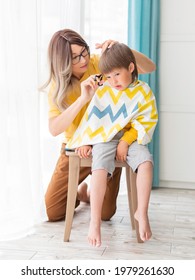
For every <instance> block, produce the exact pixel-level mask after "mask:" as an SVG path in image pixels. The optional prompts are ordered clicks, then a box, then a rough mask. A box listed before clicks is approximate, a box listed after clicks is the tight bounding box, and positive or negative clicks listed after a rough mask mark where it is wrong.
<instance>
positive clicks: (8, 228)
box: [0, 0, 80, 240]
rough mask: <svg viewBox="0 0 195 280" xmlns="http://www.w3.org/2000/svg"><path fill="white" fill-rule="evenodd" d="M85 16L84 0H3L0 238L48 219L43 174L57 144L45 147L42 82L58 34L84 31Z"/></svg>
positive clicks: (0, 37) (19, 233)
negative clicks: (52, 41)
mask: <svg viewBox="0 0 195 280" xmlns="http://www.w3.org/2000/svg"><path fill="white" fill-rule="evenodd" d="M72 2H74V3H72ZM79 21H80V1H71V0H67V1H66V0H61V1H60V0H55V1H53V0H42V1H41V0H31V1H26V0H17V1H15V0H1V2H0V75H1V76H0V100H1V109H0V131H1V136H0V224H1V230H0V240H7V239H13V238H19V237H22V236H25V235H26V234H29V233H30V232H32V230H33V226H34V225H35V224H37V223H39V222H41V221H43V220H46V214H45V206H44V183H43V177H44V176H43V175H44V174H45V172H46V168H47V164H46V162H48V160H49V161H54V159H53V158H52V155H53V154H54V153H53V152H51V150H52V146H51V150H48V151H47V153H46V152H43V147H45V146H49V143H50V141H51V138H50V137H49V133H48V129H47V115H46V114H47V101H46V100H47V98H46V95H44V94H40V93H39V92H38V90H37V88H38V86H39V85H40V83H41V82H43V80H44V78H46V74H47V73H46V57H47V45H48V42H49V39H50V38H51V36H52V34H53V33H54V32H55V31H57V30H58V29H60V28H67V27H68V28H73V29H75V30H77V31H79V32H80V25H79ZM52 141H55V140H54V139H52ZM58 148H59V147H58ZM56 153H57V151H56ZM46 154H47V155H48V159H47V161H46V160H44V158H45V156H46ZM44 163H45V164H44ZM52 167H53V166H52ZM50 175H51V174H50Z"/></svg>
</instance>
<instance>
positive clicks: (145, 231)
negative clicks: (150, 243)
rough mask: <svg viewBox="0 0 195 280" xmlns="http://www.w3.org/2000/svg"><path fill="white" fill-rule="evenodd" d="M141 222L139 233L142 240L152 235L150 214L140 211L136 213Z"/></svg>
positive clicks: (139, 222) (136, 217)
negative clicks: (142, 213)
mask: <svg viewBox="0 0 195 280" xmlns="http://www.w3.org/2000/svg"><path fill="white" fill-rule="evenodd" d="M134 217H135V219H136V220H137V221H138V224H139V234H140V238H141V240H142V241H147V240H149V239H150V238H151V236H152V231H151V228H150V223H149V219H148V215H147V214H145V215H139V214H138V212H136V213H135V215H134Z"/></svg>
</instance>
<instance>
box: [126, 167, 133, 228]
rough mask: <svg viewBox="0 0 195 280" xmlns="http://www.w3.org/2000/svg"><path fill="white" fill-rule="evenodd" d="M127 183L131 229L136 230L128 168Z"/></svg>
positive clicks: (127, 169)
mask: <svg viewBox="0 0 195 280" xmlns="http://www.w3.org/2000/svg"><path fill="white" fill-rule="evenodd" d="M125 169H126V183H127V194H128V203H129V214H130V218H131V227H132V229H135V218H134V212H133V205H132V202H131V196H132V194H131V182H130V168H129V167H126V168H125Z"/></svg>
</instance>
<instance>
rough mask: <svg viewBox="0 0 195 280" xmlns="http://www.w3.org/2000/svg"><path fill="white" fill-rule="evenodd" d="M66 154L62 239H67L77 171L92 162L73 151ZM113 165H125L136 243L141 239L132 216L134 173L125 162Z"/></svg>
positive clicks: (134, 203) (69, 230)
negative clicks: (66, 191) (67, 160)
mask: <svg viewBox="0 0 195 280" xmlns="http://www.w3.org/2000/svg"><path fill="white" fill-rule="evenodd" d="M66 155H67V156H69V177H68V197H67V206H66V216H65V231H64V241H65V242H67V241H69V238H70V233H71V228H72V222H73V215H74V209H75V203H76V197H77V189H78V184H79V171H80V167H90V166H91V164H92V160H91V158H87V159H84V158H80V157H79V156H78V155H77V154H76V153H75V152H74V151H73V152H72V151H66ZM115 167H125V169H126V183H127V194H128V202H129V214H130V219H131V226H132V229H135V231H136V238H137V242H138V243H142V242H143V241H142V240H141V238H140V235H139V225H138V222H137V220H136V219H135V218H134V214H135V211H136V209H137V188H136V174H135V173H134V172H133V170H132V169H131V167H130V166H129V165H128V164H127V163H126V162H119V161H116V160H115Z"/></svg>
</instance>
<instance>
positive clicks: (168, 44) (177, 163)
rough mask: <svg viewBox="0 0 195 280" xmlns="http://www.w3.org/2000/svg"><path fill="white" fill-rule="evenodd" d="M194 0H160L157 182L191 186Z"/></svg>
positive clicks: (194, 164) (194, 166)
mask: <svg viewBox="0 0 195 280" xmlns="http://www.w3.org/2000/svg"><path fill="white" fill-rule="evenodd" d="M194 11H195V1H194V0H185V1H184V0H161V34H160V35H161V36H160V38H161V40H160V48H161V55H160V95H161V97H160V184H161V186H166V187H169V186H170V187H181V188H194V189H195V141H194V139H195V83H194V81H195V70H194V66H195V16H194Z"/></svg>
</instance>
